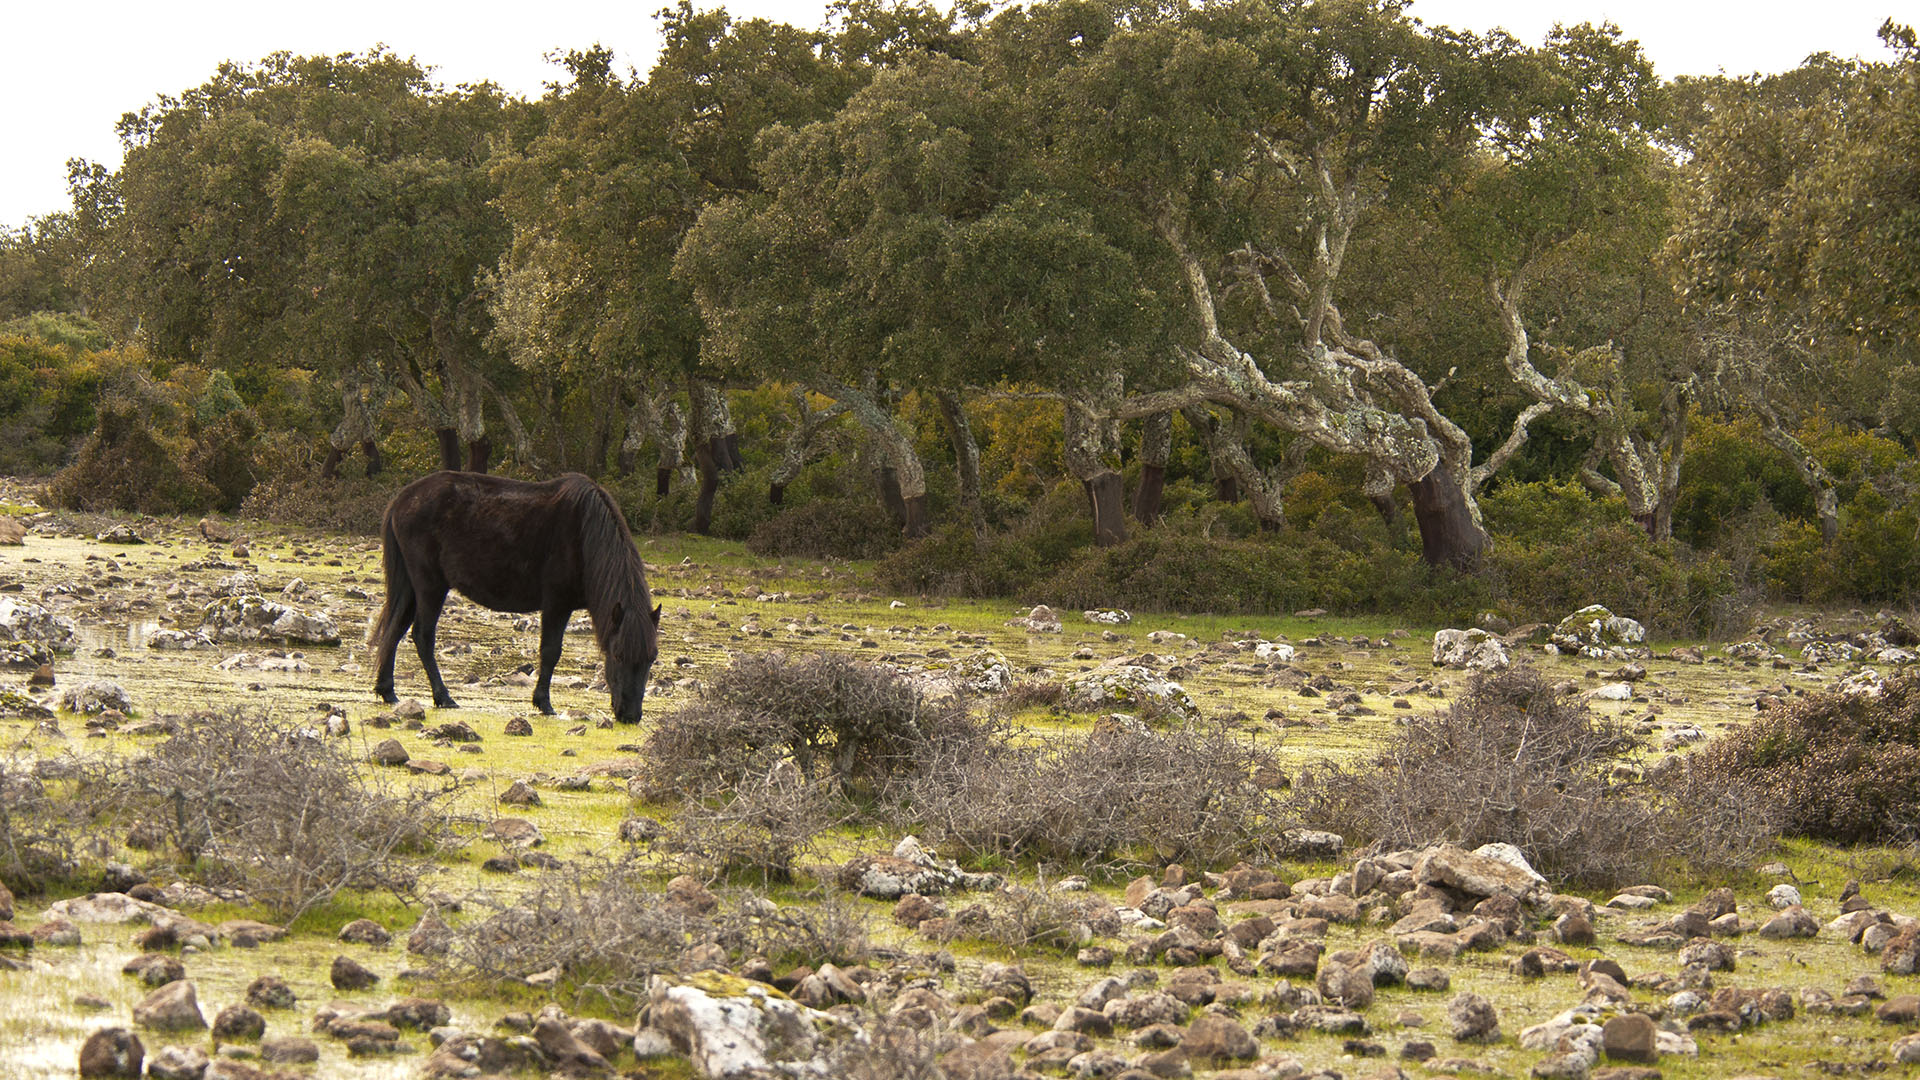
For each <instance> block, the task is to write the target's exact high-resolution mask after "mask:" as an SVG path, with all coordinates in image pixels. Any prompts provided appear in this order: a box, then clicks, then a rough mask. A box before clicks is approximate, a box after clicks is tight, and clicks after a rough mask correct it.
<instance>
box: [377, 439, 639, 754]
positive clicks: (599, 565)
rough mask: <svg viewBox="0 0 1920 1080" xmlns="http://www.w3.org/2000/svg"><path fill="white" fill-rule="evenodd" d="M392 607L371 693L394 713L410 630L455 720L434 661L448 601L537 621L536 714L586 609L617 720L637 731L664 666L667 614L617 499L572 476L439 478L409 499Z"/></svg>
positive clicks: (400, 520) (391, 573) (384, 617)
mask: <svg viewBox="0 0 1920 1080" xmlns="http://www.w3.org/2000/svg"><path fill="white" fill-rule="evenodd" d="M380 547H381V551H380V556H381V561H382V563H384V564H385V567H386V574H387V602H386V605H385V606H384V607H382V608H381V609H380V617H379V618H378V619H377V620H375V622H374V628H373V631H372V633H371V634H369V635H368V641H370V642H373V643H376V644H377V645H378V647H379V649H380V669H379V674H378V675H376V676H375V677H374V681H373V692H374V693H375V694H378V695H379V696H380V697H381V699H382V700H384V701H387V702H389V703H391V702H393V701H394V700H395V696H394V692H393V661H394V653H395V652H396V651H397V650H398V649H399V647H400V638H401V636H402V635H404V634H405V633H406V632H407V628H408V627H409V626H411V627H412V628H413V644H414V648H415V649H416V650H418V651H419V653H420V665H421V666H422V667H424V668H425V669H426V672H427V681H428V682H430V683H432V684H433V703H434V704H435V705H436V706H439V707H440V708H442V709H451V708H454V707H455V705H454V700H453V695H451V694H449V693H447V684H446V683H445V682H442V681H441V679H440V665H439V664H438V663H436V662H435V661H434V658H433V636H434V628H435V627H436V626H437V625H438V624H439V622H440V611H441V609H442V608H443V607H444V606H445V605H446V602H447V590H448V589H458V590H460V592H461V594H462V595H464V596H466V598H467V599H469V600H472V601H473V602H474V603H476V604H479V605H480V606H482V607H488V608H492V609H493V610H495V611H537V612H539V613H540V681H539V682H538V683H537V684H536V685H535V686H534V688H533V704H534V705H535V706H536V707H537V708H539V710H540V711H541V712H543V713H552V712H553V703H552V701H551V700H550V699H549V697H548V690H549V686H550V685H551V683H552V681H553V667H554V665H555V664H557V663H559V662H560V643H561V640H562V638H563V637H564V636H565V634H566V630H567V620H568V619H570V618H572V616H573V613H574V612H575V611H578V610H580V609H581V608H586V609H587V613H588V614H589V615H590V616H592V618H593V633H594V636H595V637H596V638H598V639H599V641H600V648H601V651H603V652H604V653H606V657H607V688H608V689H609V690H611V691H612V692H613V716H614V719H616V720H618V721H620V722H621V723H623V724H634V723H638V722H639V721H640V701H641V697H642V695H644V694H645V693H646V689H647V673H648V672H649V671H651V670H652V668H653V661H654V658H655V657H657V656H659V655H660V609H659V608H657V607H654V606H653V598H652V596H651V595H650V594H649V593H648V592H647V579H646V564H645V563H643V562H642V561H641V559H640V553H639V552H638V551H637V550H635V549H634V546H633V534H632V533H630V532H628V531H627V522H626V519H625V518H623V517H621V515H620V508H619V506H617V505H616V504H615V503H614V501H613V496H611V495H609V494H607V493H606V491H605V489H603V488H601V487H600V485H598V484H596V483H594V482H593V481H592V480H589V479H587V478H586V477H584V476H581V475H580V474H578V473H568V474H566V475H564V476H561V477H559V478H557V479H554V480H548V481H545V482H541V483H531V482H528V481H524V480H509V479H507V478H505V477H500V476H487V475H485V474H482V473H470V472H437V473H434V474H432V475H431V476H426V477H422V478H421V479H419V480H416V481H414V482H413V483H411V484H408V485H407V486H406V487H404V488H401V489H400V493H399V494H397V495H395V496H394V497H393V501H392V502H391V503H388V504H387V513H386V518H385V519H384V521H382V523H381V527H380Z"/></svg>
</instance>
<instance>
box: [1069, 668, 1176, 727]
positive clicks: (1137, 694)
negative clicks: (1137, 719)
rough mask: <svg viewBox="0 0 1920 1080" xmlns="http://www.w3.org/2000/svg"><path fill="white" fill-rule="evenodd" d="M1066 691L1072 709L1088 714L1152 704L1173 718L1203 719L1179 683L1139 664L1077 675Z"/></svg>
mask: <svg viewBox="0 0 1920 1080" xmlns="http://www.w3.org/2000/svg"><path fill="white" fill-rule="evenodd" d="M1063 690H1064V697H1065V699H1066V702H1067V704H1068V705H1069V706H1070V707H1071V708H1075V709H1081V710H1085V711H1088V712H1098V711H1100V710H1103V709H1111V708H1133V709H1139V708H1142V707H1145V706H1148V705H1151V706H1152V707H1153V708H1155V709H1157V710H1158V711H1159V712H1160V713H1162V714H1163V715H1166V716H1169V717H1172V718H1177V719H1184V720H1197V719H1199V717H1200V706H1198V705H1196V704H1195V703H1194V700H1193V698H1191V697H1189V696H1187V692H1186V690H1185V689H1184V688H1182V687H1181V685H1180V684H1179V683H1177V682H1174V681H1172V680H1171V679H1165V678H1162V677H1160V676H1159V675H1158V674H1156V673H1155V672H1154V671H1153V670H1152V669H1150V668H1144V667H1140V666H1138V665H1135V664H1109V665H1105V666H1102V667H1098V668H1095V669H1094V670H1092V671H1089V672H1085V673H1083V674H1079V675H1074V676H1072V677H1070V678H1068V679H1067V680H1066V683H1065V685H1064V687H1063Z"/></svg>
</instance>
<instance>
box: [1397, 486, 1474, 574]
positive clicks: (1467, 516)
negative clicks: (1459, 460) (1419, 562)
mask: <svg viewBox="0 0 1920 1080" xmlns="http://www.w3.org/2000/svg"><path fill="white" fill-rule="evenodd" d="M1407 490H1408V491H1409V492H1410V493H1411V494H1412V495H1413V520H1414V522H1415V523H1416V524H1417V525H1419V527H1420V553H1421V555H1422V556H1423V557H1424V558H1425V559H1426V561H1427V565H1429V566H1451V567H1453V568H1455V569H1457V570H1471V569H1473V568H1474V567H1475V566H1476V565H1477V564H1478V563H1479V561H1480V557H1481V556H1482V555H1484V554H1485V553H1486V550H1487V547H1488V541H1487V533H1486V530H1484V529H1482V528H1481V527H1480V525H1479V523H1478V522H1476V521H1474V520H1473V512H1472V510H1470V509H1469V508H1468V506H1467V497H1466V492H1465V491H1464V490H1462V488H1461V487H1460V484H1459V483H1458V482H1457V481H1456V480H1455V479H1454V478H1453V477H1452V476H1451V475H1450V474H1449V473H1448V472H1447V470H1446V469H1445V468H1435V469H1434V470H1433V471H1432V472H1430V473H1428V474H1427V475H1426V476H1424V477H1422V478H1420V479H1418V480H1414V481H1411V482H1410V483H1408V484H1407Z"/></svg>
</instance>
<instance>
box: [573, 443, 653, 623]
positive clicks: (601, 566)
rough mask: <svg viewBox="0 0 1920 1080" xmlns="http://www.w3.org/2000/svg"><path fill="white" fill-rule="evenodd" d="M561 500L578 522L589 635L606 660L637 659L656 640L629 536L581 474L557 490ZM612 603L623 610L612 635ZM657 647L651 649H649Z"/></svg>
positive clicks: (609, 502) (641, 569)
mask: <svg viewBox="0 0 1920 1080" xmlns="http://www.w3.org/2000/svg"><path fill="white" fill-rule="evenodd" d="M560 496H561V499H562V500H563V501H565V502H567V503H571V504H572V505H573V506H574V508H575V509H576V510H577V511H578V513H577V514H576V515H575V516H576V519H577V520H578V521H579V522H580V559H581V564H582V566H581V571H582V573H581V577H582V580H581V585H582V586H584V588H585V590H586V596H587V611H588V613H589V614H591V615H592V616H593V634H594V637H595V638H597V639H598V640H599V642H600V648H601V649H602V650H604V651H605V652H606V654H607V655H608V656H609V657H613V658H618V659H625V660H637V659H640V658H641V657H644V656H645V655H646V652H647V647H648V646H649V645H652V644H655V642H656V641H657V638H658V635H659V630H658V629H657V628H656V627H655V626H654V622H653V598H652V595H651V594H650V593H649V592H648V591H647V578H646V563H645V562H644V561H642V560H641V558H640V552H639V550H638V549H636V548H635V547H634V546H633V533H632V532H630V531H629V530H628V529H627V520H626V518H625V517H623V516H621V514H620V508H619V507H618V506H616V505H614V502H613V497H612V496H610V495H608V494H607V493H606V491H605V489H603V488H601V487H600V485H598V484H596V483H594V482H593V481H591V480H589V479H587V478H586V477H584V476H570V477H567V478H566V480H565V481H564V482H563V483H562V484H561V486H560ZM615 605H619V606H620V607H621V608H623V611H622V612H621V619H620V625H619V627H618V628H617V629H615V630H614V631H613V632H612V633H609V632H608V630H607V627H608V624H609V623H610V622H612V618H611V616H612V614H613V609H614V606H615ZM655 647H656V648H657V645H655Z"/></svg>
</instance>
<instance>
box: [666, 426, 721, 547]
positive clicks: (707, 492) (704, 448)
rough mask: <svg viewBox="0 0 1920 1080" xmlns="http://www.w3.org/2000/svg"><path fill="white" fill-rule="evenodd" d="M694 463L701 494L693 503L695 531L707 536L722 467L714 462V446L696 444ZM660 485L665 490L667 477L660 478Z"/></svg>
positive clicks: (710, 528)
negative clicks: (698, 476) (697, 471)
mask: <svg viewBox="0 0 1920 1080" xmlns="http://www.w3.org/2000/svg"><path fill="white" fill-rule="evenodd" d="M693 463H694V467H695V468H697V469H699V470H700V493H699V494H698V495H697V496H695V498H694V501H693V531H694V532H697V533H699V534H700V535H701V536H705V535H707V533H708V532H709V531H711V530H712V528H713V496H714V493H715V492H717V491H719V490H720V467H719V465H718V464H717V463H715V461H714V460H713V447H712V445H711V444H709V443H704V442H699V443H695V444H694V446H693ZM663 471H664V470H663ZM660 484H661V486H662V488H663V489H664V487H665V484H666V477H664V476H662V477H661V478H660ZM661 494H665V491H664V490H662V492H661Z"/></svg>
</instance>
